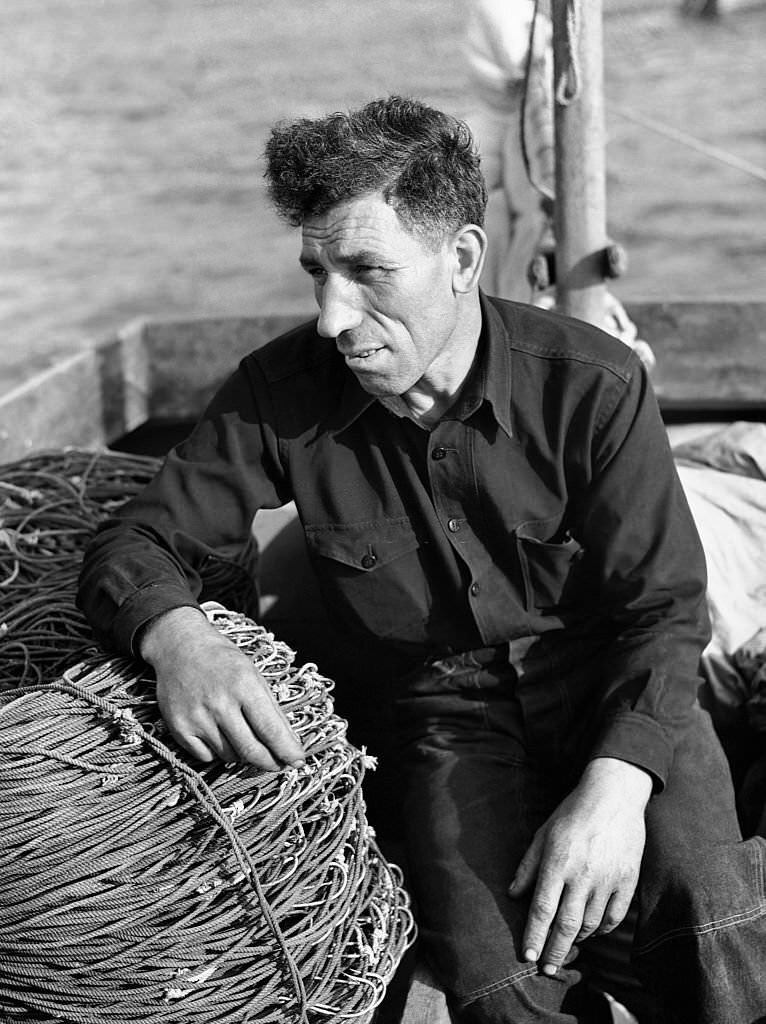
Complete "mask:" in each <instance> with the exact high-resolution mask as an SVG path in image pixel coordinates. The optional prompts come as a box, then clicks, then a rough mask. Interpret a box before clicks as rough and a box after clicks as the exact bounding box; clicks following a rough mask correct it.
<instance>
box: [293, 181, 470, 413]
mask: <svg viewBox="0 0 766 1024" xmlns="http://www.w3.org/2000/svg"><path fill="white" fill-rule="evenodd" d="M300 260H301V265H302V266H303V268H304V269H305V270H306V272H307V273H309V274H310V275H311V277H312V278H313V280H314V295H315V296H316V300H317V302H318V304H319V323H318V330H319V333H320V334H321V335H322V336H323V337H326V338H335V339H336V343H337V346H338V351H339V352H340V353H341V354H342V355H343V356H344V357H345V360H346V363H347V365H348V367H349V369H351V370H352V371H353V372H354V374H355V375H356V377H357V378H358V380H359V383H360V384H361V385H362V387H363V388H364V389H365V391H368V392H369V393H370V394H372V395H378V396H385V395H402V394H405V393H406V392H407V391H409V389H410V388H412V387H413V385H415V384H417V382H418V381H420V380H422V379H423V378H425V380H426V381H431V382H434V381H436V382H438V380H439V379H440V376H441V371H442V369H444V368H448V367H449V362H450V359H451V346H452V345H453V344H455V340H454V337H453V336H454V332H455V323H456V307H455V296H454V293H453V289H452V280H453V269H454V254H453V252H452V249H451V246H450V240H449V239H445V241H444V244H443V245H441V246H440V247H439V249H438V250H436V251H432V250H431V249H429V248H428V247H427V246H426V245H424V243H423V242H422V241H421V240H420V238H418V237H417V236H416V235H414V234H412V233H411V232H410V231H408V230H407V229H406V228H405V227H404V226H403V224H402V222H401V221H400V220H399V217H398V215H397V214H396V212H395V211H394V210H393V208H392V207H390V206H389V205H388V204H387V203H386V202H385V200H384V199H383V198H382V196H381V195H380V194H377V193H375V194H371V195H366V196H362V197H360V198H357V199H351V200H349V201H348V202H345V203H341V204H339V205H338V206H335V207H333V208H332V209H331V210H329V211H328V212H327V213H325V214H322V215H321V216H317V217H311V218H308V219H307V220H306V221H305V222H304V225H303V247H302V250H301V257H300Z"/></svg>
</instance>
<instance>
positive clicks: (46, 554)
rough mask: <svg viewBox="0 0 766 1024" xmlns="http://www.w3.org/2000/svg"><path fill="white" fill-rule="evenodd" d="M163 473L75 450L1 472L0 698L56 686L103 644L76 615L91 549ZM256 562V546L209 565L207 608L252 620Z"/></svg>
mask: <svg viewBox="0 0 766 1024" xmlns="http://www.w3.org/2000/svg"><path fill="white" fill-rule="evenodd" d="M159 465H160V460H158V459H155V458H152V457H150V456H146V455H130V454H125V453H122V452H112V451H109V450H108V449H100V450H95V451H94V450H84V449H66V450H57V451H45V452H38V453H35V454H34V455H30V456H28V457H27V458H23V459H19V460H18V461H16V462H10V463H5V464H4V465H2V466H0V688H3V687H8V686H12V687H13V686H19V685H27V684H32V683H41V682H47V681H49V680H50V679H54V678H56V676H57V675H59V674H60V672H61V671H62V670H63V669H64V668H65V667H66V666H67V665H69V664H71V663H72V662H73V661H75V660H76V659H77V658H78V657H80V656H82V655H83V654H84V653H85V651H86V649H87V647H88V646H89V645H90V644H91V643H92V642H93V641H92V634H91V630H90V627H89V626H88V624H87V622H86V621H85V617H84V616H83V614H82V613H81V612H80V611H79V609H78V608H77V607H76V605H75V595H76V593H77V577H78V574H79V569H80V563H81V561H82V555H83V552H84V549H85V546H86V544H87V543H88V541H89V540H90V539H91V537H92V536H93V533H94V532H95V530H96V527H97V526H98V524H99V523H101V522H102V521H103V520H105V519H107V518H108V517H109V516H110V515H111V514H112V513H113V512H115V511H116V510H117V509H118V508H120V506H121V505H124V504H125V502H126V501H127V500H128V499H129V498H131V497H133V496H134V495H136V494H137V493H138V492H139V491H140V490H142V489H143V487H145V486H146V484H148V483H149V481H150V480H151V478H152V477H153V476H154V474H155V472H156V471H157V469H158V468H159ZM254 559H255V548H254V545H251V546H250V547H249V548H246V549H244V550H243V552H242V553H241V555H238V556H237V557H221V558H216V557H210V558H208V560H207V562H206V563H205V565H203V566H202V568H201V571H200V575H201V578H202V582H203V599H204V598H215V599H217V600H219V601H221V602H222V603H223V604H225V605H226V606H227V607H234V608H239V609H242V610H243V611H248V610H250V608H251V607H252V604H253V601H254V595H253V590H254V584H253V578H254Z"/></svg>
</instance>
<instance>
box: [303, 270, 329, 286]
mask: <svg viewBox="0 0 766 1024" xmlns="http://www.w3.org/2000/svg"><path fill="white" fill-rule="evenodd" d="M306 271H307V273H308V274H310V276H311V277H312V278H313V279H314V280H315V281H319V282H320V283H321V282H322V281H324V279H325V278H326V277H327V271H326V270H323V269H322V267H307V268H306Z"/></svg>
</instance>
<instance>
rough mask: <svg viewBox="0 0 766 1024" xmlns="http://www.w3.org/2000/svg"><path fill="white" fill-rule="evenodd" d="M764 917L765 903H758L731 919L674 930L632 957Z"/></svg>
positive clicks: (640, 947)
mask: <svg viewBox="0 0 766 1024" xmlns="http://www.w3.org/2000/svg"><path fill="white" fill-rule="evenodd" d="M764 915H766V903H760V904H759V905H758V906H757V907H753V908H751V909H750V910H745V911H743V912H742V913H741V914H733V915H732V916H731V917H722V918H719V919H718V920H717V921H709V922H707V923H706V924H700V925H689V926H687V927H684V928H674V929H673V931H670V932H665V933H664V934H663V935H660V936H659V937H658V938H656V939H654V940H653V941H652V942H647V943H645V944H644V945H643V946H638V947H636V948H635V949H634V955H635V956H644V955H645V954H646V953H651V952H652V951H653V950H655V949H658V948H659V947H660V946H663V945H664V944H665V943H666V942H672V941H673V940H674V939H682V938H687V937H690V936H697V935H712V934H713V933H715V932H720V931H725V930H726V929H728V928H733V927H735V926H736V925H738V924H747V923H748V922H749V921H757V920H758V918H759V917H763V916H764Z"/></svg>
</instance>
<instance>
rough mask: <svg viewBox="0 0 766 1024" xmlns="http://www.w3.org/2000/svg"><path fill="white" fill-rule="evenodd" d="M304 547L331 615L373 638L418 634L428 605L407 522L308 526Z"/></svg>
mask: <svg viewBox="0 0 766 1024" xmlns="http://www.w3.org/2000/svg"><path fill="white" fill-rule="evenodd" d="M306 543H307V545H308V550H309V555H310V557H311V561H312V565H313V567H314V571H315V572H316V574H317V578H318V580H319V584H320V587H321V588H322V593H323V595H324V597H325V599H326V600H327V602H328V604H329V605H330V610H331V612H332V613H334V614H336V615H338V616H339V617H340V618H341V620H343V621H344V622H346V623H347V625H349V626H350V627H351V628H352V629H354V630H357V631H358V630H362V631H364V632H368V633H372V634H374V635H375V636H377V637H392V638H396V639H401V640H409V639H412V638H414V637H416V636H420V635H421V633H422V624H423V622H424V621H425V620H426V618H427V617H428V609H429V604H430V601H429V597H428V589H427V585H426V582H425V576H424V573H423V570H422V566H421V563H420V543H419V541H418V538H417V536H416V535H415V532H414V530H413V529H412V525H411V524H410V522H409V521H408V520H384V521H380V522H370V523H362V524H357V525H351V526H340V527H339V526H328V527H316V526H307V527H306Z"/></svg>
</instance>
